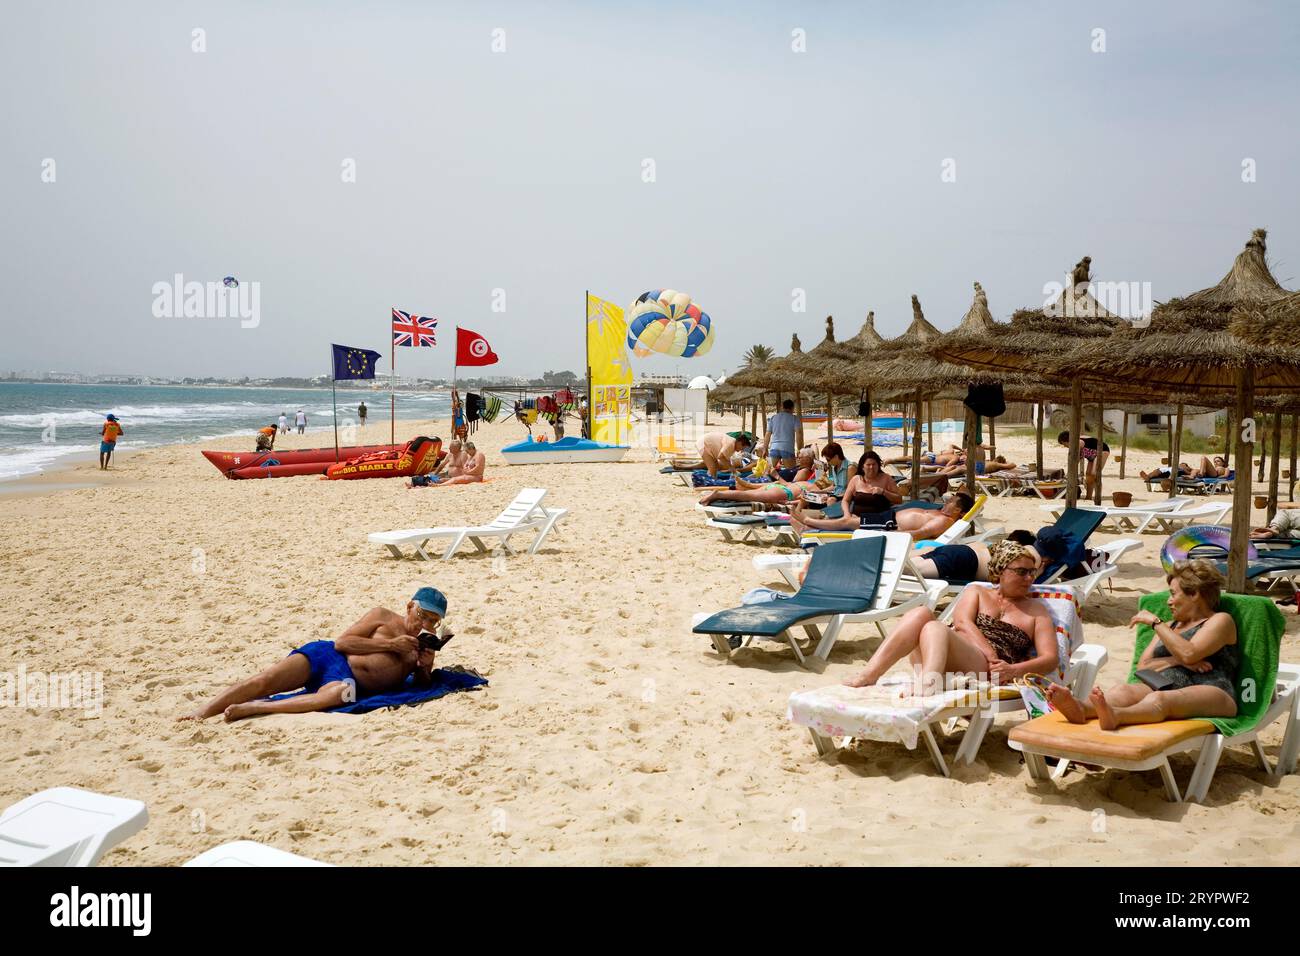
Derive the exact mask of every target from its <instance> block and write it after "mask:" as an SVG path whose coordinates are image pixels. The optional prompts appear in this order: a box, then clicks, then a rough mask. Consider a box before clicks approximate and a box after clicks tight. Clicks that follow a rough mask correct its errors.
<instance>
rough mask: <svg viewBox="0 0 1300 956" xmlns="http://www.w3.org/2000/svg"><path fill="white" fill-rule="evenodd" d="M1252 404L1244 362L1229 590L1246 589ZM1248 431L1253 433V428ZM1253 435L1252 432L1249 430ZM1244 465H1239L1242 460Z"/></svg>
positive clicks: (1251, 379)
mask: <svg viewBox="0 0 1300 956" xmlns="http://www.w3.org/2000/svg"><path fill="white" fill-rule="evenodd" d="M1254 406H1255V370H1254V369H1253V368H1252V367H1250V366H1249V365H1243V366H1242V367H1241V368H1240V369H1238V370H1237V407H1236V415H1235V421H1234V422H1233V428H1234V429H1235V431H1234V434H1233V436H1232V440H1233V448H1234V451H1235V454H1234V455H1233V458H1234V459H1235V461H1236V462H1237V466H1238V467H1237V477H1236V479H1235V480H1234V481H1233V483H1232V542H1231V545H1230V547H1229V549H1228V590H1229V591H1234V592H1236V593H1238V594H1243V593H1245V591H1246V548H1247V546H1248V545H1249V544H1250V493H1251V487H1250V478H1251V467H1250V466H1251V460H1252V458H1253V456H1254V446H1253V443H1252V442H1248V441H1246V432H1247V426H1248V424H1250V425H1253V422H1251V421H1250V419H1251V416H1252V415H1253V413H1254ZM1250 431H1251V432H1252V433H1253V431H1254V428H1253V427H1252V428H1251V429H1250ZM1251 437H1252V438H1253V437H1254V435H1253V434H1252V435H1251ZM1243 463H1244V464H1245V467H1244V468H1243V467H1241V466H1242V464H1243Z"/></svg>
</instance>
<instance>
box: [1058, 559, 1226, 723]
mask: <svg viewBox="0 0 1300 956" xmlns="http://www.w3.org/2000/svg"><path fill="white" fill-rule="evenodd" d="M1167 580H1168V583H1169V608H1170V610H1172V611H1173V612H1174V617H1173V620H1172V621H1169V622H1168V623H1166V622H1164V621H1161V620H1160V618H1158V617H1156V615H1154V614H1152V613H1151V612H1150V611H1138V612H1137V613H1136V614H1134V615H1133V618H1132V620H1130V621H1129V624H1130V625H1138V624H1150V625H1151V626H1152V627H1153V628H1155V632H1156V635H1155V637H1153V638H1152V639H1151V643H1150V644H1148V645H1147V649H1146V650H1145V651H1143V653H1142V657H1141V659H1140V660H1139V661H1138V665H1137V669H1138V670H1140V671H1141V670H1149V671H1159V672H1161V673H1163V674H1164V675H1165V676H1166V677H1169V678H1172V679H1173V684H1172V686H1170V687H1168V688H1166V689H1164V690H1153V689H1152V688H1150V687H1148V686H1147V685H1146V684H1143V683H1137V684H1117V685H1116V686H1114V687H1112V688H1111V689H1110V690H1108V691H1106V692H1105V693H1102V690H1101V688H1100V687H1094V688H1093V689H1092V693H1091V694H1089V695H1088V699H1087V700H1085V701H1081V700H1078V699H1076V698H1075V696H1074V695H1073V694H1071V693H1070V691H1069V690H1068V689H1067V688H1064V687H1061V686H1059V685H1055V684H1053V685H1052V687H1051V688H1049V689H1048V694H1047V699H1048V700H1049V701H1050V702H1051V704H1052V706H1053V707H1055V708H1056V709H1057V710H1059V711H1060V712H1061V714H1062V715H1063V716H1064V717H1065V719H1066V720H1068V721H1070V723H1072V724H1082V723H1085V722H1086V721H1088V720H1091V719H1092V718H1094V717H1095V718H1097V723H1098V724H1100V725H1101V729H1102V730H1116V729H1118V728H1120V727H1123V726H1124V725H1125V724H1153V723H1158V722H1159V721H1162V720H1186V719H1187V718H1190V717H1234V716H1236V713H1237V694H1236V690H1237V686H1236V684H1237V665H1238V663H1239V660H1240V651H1239V650H1238V648H1237V625H1236V622H1235V621H1233V619H1232V616H1231V615H1230V614H1228V613H1226V612H1225V611H1220V610H1218V605H1219V594H1220V593H1222V591H1223V588H1224V586H1225V584H1226V582H1225V581H1224V578H1223V575H1222V574H1220V573H1219V571H1218V569H1217V568H1215V566H1214V565H1213V564H1212V563H1211V562H1209V561H1206V560H1203V559H1202V560H1197V561H1180V562H1178V563H1177V564H1175V565H1174V570H1173V573H1171V574H1170V575H1169V577H1168V579H1167Z"/></svg>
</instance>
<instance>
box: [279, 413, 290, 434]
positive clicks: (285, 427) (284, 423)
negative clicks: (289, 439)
mask: <svg viewBox="0 0 1300 956" xmlns="http://www.w3.org/2000/svg"><path fill="white" fill-rule="evenodd" d="M280 434H281V435H287V434H289V416H288V415H286V414H285V413H284V412H281V413H280Z"/></svg>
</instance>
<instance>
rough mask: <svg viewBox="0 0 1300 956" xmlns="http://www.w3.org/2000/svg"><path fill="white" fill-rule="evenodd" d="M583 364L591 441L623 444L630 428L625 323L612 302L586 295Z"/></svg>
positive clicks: (629, 395)
mask: <svg viewBox="0 0 1300 956" xmlns="http://www.w3.org/2000/svg"><path fill="white" fill-rule="evenodd" d="M587 361H588V362H590V364H591V408H590V409H589V410H588V414H589V415H590V416H591V438H592V440H593V441H601V442H607V443H609V444H613V445H621V444H624V443H625V442H626V441H627V440H628V437H629V435H630V433H631V428H632V421H631V419H632V360H631V357H630V356H629V355H628V353H627V321H626V320H625V319H624V318H623V310H622V309H621V308H619V307H618V306H617V305H615V304H614V303H613V302H607V301H605V300H604V299H599V298H597V297H596V296H594V295H591V294H590V293H588V294H587Z"/></svg>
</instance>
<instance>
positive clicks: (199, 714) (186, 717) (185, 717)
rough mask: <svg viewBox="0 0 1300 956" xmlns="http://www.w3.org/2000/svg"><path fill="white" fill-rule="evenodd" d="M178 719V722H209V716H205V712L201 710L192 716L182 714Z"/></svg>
mask: <svg viewBox="0 0 1300 956" xmlns="http://www.w3.org/2000/svg"><path fill="white" fill-rule="evenodd" d="M176 719H177V720H178V721H181V720H207V719H208V715H207V714H205V713H203V711H201V710H196V711H195V712H194V713H192V714H182V715H181V716H179V717H177V718H176Z"/></svg>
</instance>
